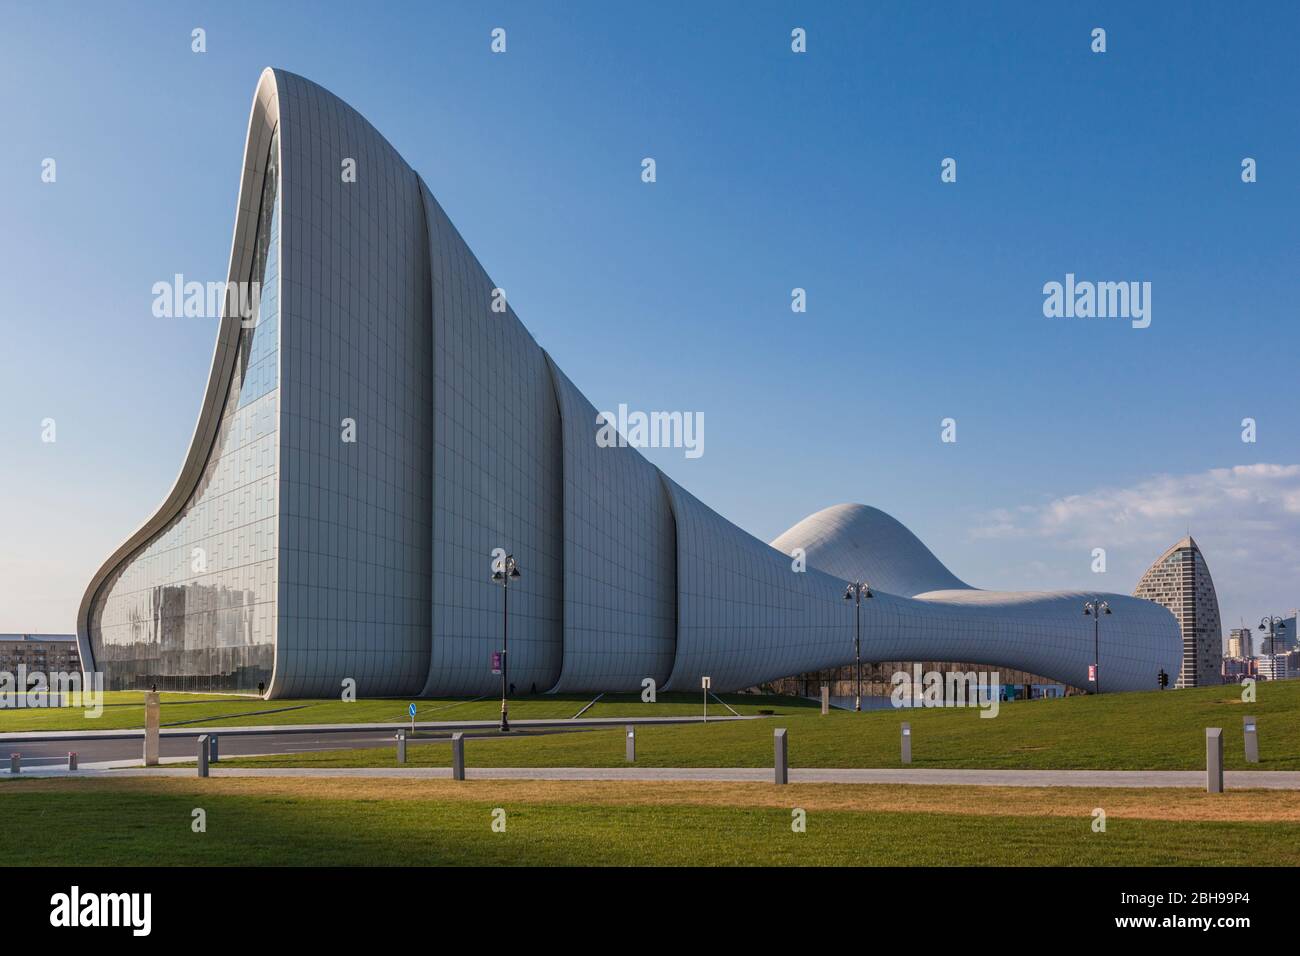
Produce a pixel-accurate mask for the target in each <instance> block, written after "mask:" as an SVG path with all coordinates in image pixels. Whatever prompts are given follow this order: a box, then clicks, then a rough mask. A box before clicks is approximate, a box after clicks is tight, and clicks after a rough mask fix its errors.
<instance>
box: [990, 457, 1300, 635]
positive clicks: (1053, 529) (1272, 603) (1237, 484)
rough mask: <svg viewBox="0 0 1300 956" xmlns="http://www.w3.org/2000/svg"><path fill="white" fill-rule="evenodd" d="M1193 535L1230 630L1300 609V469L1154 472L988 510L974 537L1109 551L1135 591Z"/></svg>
mask: <svg viewBox="0 0 1300 956" xmlns="http://www.w3.org/2000/svg"><path fill="white" fill-rule="evenodd" d="M1189 531H1190V532H1191V534H1192V537H1194V538H1195V539H1196V543H1197V544H1198V545H1200V547H1201V551H1202V552H1203V553H1204V554H1205V558H1206V561H1207V562H1208V564H1209V566H1210V573H1211V575H1212V576H1213V577H1214V583H1215V590H1216V591H1217V592H1218V594H1219V603H1220V607H1221V610H1222V612H1223V623H1224V627H1225V628H1227V627H1232V626H1235V625H1236V624H1237V623H1238V621H1239V619H1240V618H1247V619H1249V618H1250V617H1251V615H1254V618H1255V619H1258V617H1259V615H1261V614H1263V613H1265V612H1277V611H1285V610H1287V609H1289V608H1293V607H1295V606H1296V605H1297V603H1300V464H1297V465H1277V464H1268V463H1259V464H1254V465H1237V466H1234V467H1232V468H1212V469H1210V470H1209V471H1203V472H1198V473H1195V474H1188V475H1169V474H1163V475H1154V476H1152V477H1150V478H1147V479H1144V480H1143V481H1140V482H1138V483H1137V484H1135V485H1132V486H1130V487H1127V488H1099V489H1096V490H1093V491H1088V492H1085V493H1082V494H1073V495H1067V496H1065V497H1063V498H1058V499H1056V500H1054V501H1050V502H1048V503H1046V504H1043V505H1026V506H1021V507H1017V508H1001V509H997V510H994V511H990V512H988V513H986V514H985V515H983V516H982V520H981V521H980V523H979V524H978V525H977V526H976V527H975V528H973V529H972V532H971V534H972V537H974V538H977V539H981V540H985V541H990V542H993V541H999V540H1000V541H1008V542H1010V541H1018V542H1020V543H1021V545H1022V546H1023V547H1024V548H1025V549H1026V550H1027V551H1032V550H1037V549H1039V548H1042V547H1047V548H1056V547H1059V548H1062V549H1070V550H1074V549H1087V550H1088V551H1090V550H1091V549H1092V548H1098V547H1100V548H1105V549H1106V551H1107V555H1108V558H1109V563H1110V565H1111V566H1110V572H1111V573H1110V574H1108V578H1109V579H1110V580H1111V581H1113V582H1116V583H1118V582H1119V581H1121V580H1127V579H1128V578H1129V577H1132V579H1133V581H1132V583H1133V584H1136V582H1137V575H1140V574H1141V572H1142V571H1143V570H1145V569H1146V567H1147V566H1148V565H1149V564H1150V563H1151V562H1152V561H1154V560H1155V559H1156V558H1157V557H1159V556H1160V554H1161V553H1162V552H1163V551H1164V550H1165V549H1166V548H1168V547H1169V546H1170V545H1172V544H1174V543H1175V542H1176V541H1178V540H1179V539H1180V538H1182V537H1183V535H1185V534H1187V533H1188V532H1189ZM1130 587H1131V585H1130Z"/></svg>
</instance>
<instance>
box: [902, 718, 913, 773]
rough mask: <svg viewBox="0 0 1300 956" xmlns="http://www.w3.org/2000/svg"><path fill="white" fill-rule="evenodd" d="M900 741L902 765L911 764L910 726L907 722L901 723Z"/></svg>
mask: <svg viewBox="0 0 1300 956" xmlns="http://www.w3.org/2000/svg"><path fill="white" fill-rule="evenodd" d="M902 740H903V763H911V762H912V725H911V724H909V723H907V722H904V723H903V733H902Z"/></svg>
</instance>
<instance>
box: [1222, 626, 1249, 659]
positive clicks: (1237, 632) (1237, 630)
mask: <svg viewBox="0 0 1300 956" xmlns="http://www.w3.org/2000/svg"><path fill="white" fill-rule="evenodd" d="M1253 637H1254V636H1253V635H1252V634H1251V633H1250V628H1248V627H1234V628H1233V629H1232V630H1231V631H1229V632H1228V656H1229V657H1254V656H1255V655H1254V654H1253V653H1252V648H1253V646H1254V645H1253V643H1252V642H1253Z"/></svg>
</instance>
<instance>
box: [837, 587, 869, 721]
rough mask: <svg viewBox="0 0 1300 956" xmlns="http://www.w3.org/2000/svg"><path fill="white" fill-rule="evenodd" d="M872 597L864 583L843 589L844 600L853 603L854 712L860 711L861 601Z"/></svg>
mask: <svg viewBox="0 0 1300 956" xmlns="http://www.w3.org/2000/svg"><path fill="white" fill-rule="evenodd" d="M873 596H874V595H873V594H872V593H871V588H869V587H868V586H867V582H866V581H854V582H852V583H851V584H849V586H848V587H846V588H845V589H844V600H846V601H852V602H853V617H854V629H853V666H854V669H855V671H856V674H855V675H854V680H855V682H856V685H857V692H856V693H855V695H854V697H853V709H854V710H855V711H861V710H862V601H863V599H864V598H871V597H873Z"/></svg>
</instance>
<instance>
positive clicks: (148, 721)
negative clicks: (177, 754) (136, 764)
mask: <svg viewBox="0 0 1300 956" xmlns="http://www.w3.org/2000/svg"><path fill="white" fill-rule="evenodd" d="M158 701H159V697H158V694H157V692H156V691H145V695H144V765H145V766H146V767H156V766H158V732H159V731H158V728H159V726H160V721H161V720H162V717H161V713H162V712H161V710H160V709H159V708H160V707H161V704H159V702H158Z"/></svg>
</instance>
